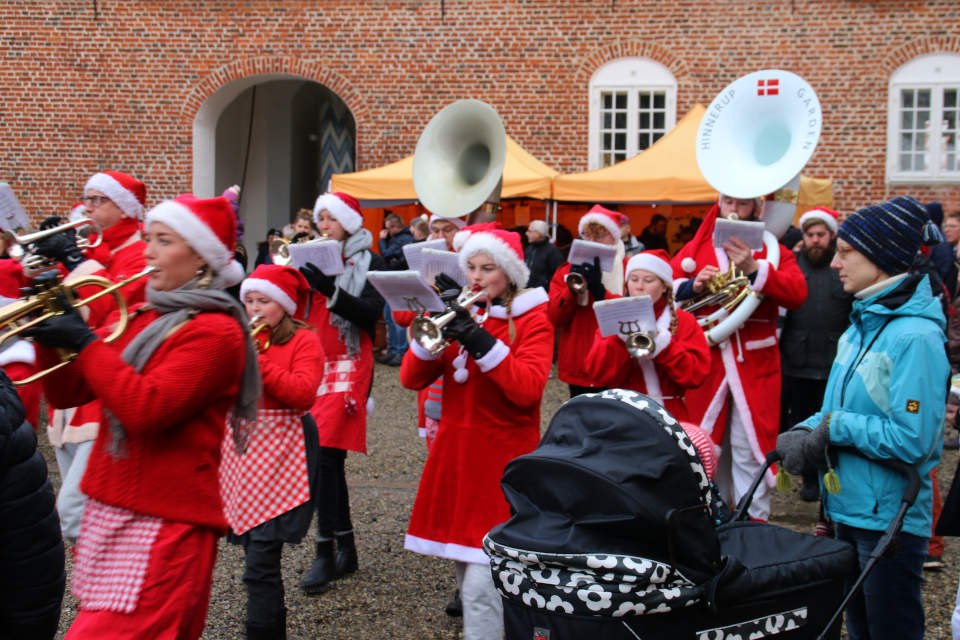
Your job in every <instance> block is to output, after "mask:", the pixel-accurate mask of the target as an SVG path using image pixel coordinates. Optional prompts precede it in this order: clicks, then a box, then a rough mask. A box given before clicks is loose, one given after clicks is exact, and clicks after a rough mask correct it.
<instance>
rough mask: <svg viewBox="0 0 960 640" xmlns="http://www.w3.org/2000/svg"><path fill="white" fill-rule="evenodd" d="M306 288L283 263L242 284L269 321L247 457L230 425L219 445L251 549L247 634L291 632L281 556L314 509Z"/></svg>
mask: <svg viewBox="0 0 960 640" xmlns="http://www.w3.org/2000/svg"><path fill="white" fill-rule="evenodd" d="M309 293H310V285H309V284H307V281H306V280H305V279H304V277H303V276H302V275H301V274H300V272H299V271H297V270H296V269H293V268H291V267H282V266H278V265H260V266H259V267H257V268H256V270H255V271H254V272H253V274H252V275H251V276H250V277H249V278H247V279H246V280H244V281H243V284H242V285H241V287H240V297H241V299H242V300H243V304H244V306H245V307H246V309H247V315H248V316H249V317H250V318H251V326H253V327H257V326H260V325H262V324H263V323H266V324H267V325H268V327H269V329H268V330H267V331H266V332H261V333H259V334H258V336H257V340H258V341H259V342H260V345H261V346H260V347H259V350H260V355H259V357H258V358H257V361H258V363H259V365H260V379H261V381H262V385H263V395H262V396H261V398H260V408H259V410H258V411H257V430H256V431H255V432H254V434H253V439H252V440H251V441H250V446H249V448H248V449H247V452H246V453H245V454H244V455H242V456H239V455H237V453H236V451H235V450H234V447H233V439H232V438H231V437H230V432H229V430H228V431H227V437H225V438H224V440H223V443H222V445H221V447H220V451H221V455H222V461H221V463H220V496H221V498H223V506H224V511H225V514H226V517H227V523H228V524H229V525H230V529H231V534H230V536H229V538H228V539H229V540H230V542H233V543H235V544H240V545H242V546H243V549H244V552H245V555H246V571H245V572H244V574H243V582H244V584H245V585H246V587H247V623H246V624H247V637H250V638H254V637H256V638H261V637H262V638H267V637H269V638H282V637H286V614H287V610H286V608H285V607H284V605H283V579H282V577H281V574H280V556H281V554H282V552H283V543H284V542H289V543H294V544H295V543H298V542H300V541H301V540H302V539H303V536H304V535H306V533H307V529H309V528H310V520H311V518H312V516H313V509H312V507H313V505H312V503H311V484H312V483H311V480H315V479H316V477H317V473H318V468H317V467H318V465H319V456H320V443H319V440H318V438H317V429H316V425H315V424H314V423H313V420H312V419H311V420H310V422H309V425H305V424H304V423H303V422H301V418H302V417H303V416H304V415H307V416H309V415H310V407H312V406H313V401H314V399H315V398H316V393H317V386H318V385H319V384H320V377H321V374H322V368H321V365H322V362H323V350H322V348H321V347H320V340H319V339H318V338H317V334H316V332H314V331H313V329H312V328H311V327H307V325H306V324H304V323H303V322H301V321H300V320H295V319H294V317H295V316H296V315H297V312H298V311H302V309H303V307H304V305H305V304H306V301H307V297H308V295H309ZM268 339H269V342H268V341H267V340H268ZM265 345H269V346H265Z"/></svg>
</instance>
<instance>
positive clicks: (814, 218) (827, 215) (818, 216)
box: [800, 207, 840, 233]
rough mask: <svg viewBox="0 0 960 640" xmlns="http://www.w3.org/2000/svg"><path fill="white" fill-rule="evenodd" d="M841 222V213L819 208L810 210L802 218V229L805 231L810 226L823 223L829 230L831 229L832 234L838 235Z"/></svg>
mask: <svg viewBox="0 0 960 640" xmlns="http://www.w3.org/2000/svg"><path fill="white" fill-rule="evenodd" d="M839 221H840V212H839V211H834V210H833V209H827V208H826V207H817V208H816V209H810V211H807V212H806V213H805V214H803V215H802V216H800V228H801V229H802V230H804V231H805V230H806V228H807V225H808V224H814V223H817V222H822V223H823V224H825V225H827V228H828V229H830V231H831V232H832V233H836V232H837V227H839V226H840V222H839Z"/></svg>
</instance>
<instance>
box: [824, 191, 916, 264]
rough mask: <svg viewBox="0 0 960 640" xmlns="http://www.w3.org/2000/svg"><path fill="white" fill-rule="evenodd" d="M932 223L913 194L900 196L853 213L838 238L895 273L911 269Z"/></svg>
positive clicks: (844, 223) (839, 231)
mask: <svg viewBox="0 0 960 640" xmlns="http://www.w3.org/2000/svg"><path fill="white" fill-rule="evenodd" d="M929 223H930V216H929V215H928V214H927V210H926V209H925V208H924V206H923V205H922V204H920V203H919V202H917V201H916V200H914V199H913V198H911V197H910V196H898V197H896V198H893V199H892V200H888V201H887V202H884V203H882V204H875V205H871V206H869V207H865V208H863V209H860V211H857V212H856V213H853V214H850V215H849V216H848V217H847V219H846V220H844V221H843V224H841V225H840V229H839V230H838V231H837V237H838V238H842V239H843V240H844V241H845V242H847V243H848V244H849V245H850V246H851V247H853V248H854V249H856V250H857V251H859V252H860V253H862V254H863V255H865V256H866V257H867V259H868V260H870V262H872V263H873V264H875V265H877V267H878V268H879V269H880V270H881V271H883V272H884V273H886V274H887V275H890V276H895V275H897V274H900V273H905V272H906V271H907V270H909V269H910V265H911V264H913V260H914V259H915V258H916V257H917V252H918V251H919V250H920V243H921V241H922V240H923V237H924V227H925V226H927V225H928V224H929Z"/></svg>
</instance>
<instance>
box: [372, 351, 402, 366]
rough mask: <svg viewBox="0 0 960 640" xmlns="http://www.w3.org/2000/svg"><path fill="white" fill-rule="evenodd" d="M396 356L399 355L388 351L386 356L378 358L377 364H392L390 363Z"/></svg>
mask: <svg viewBox="0 0 960 640" xmlns="http://www.w3.org/2000/svg"><path fill="white" fill-rule="evenodd" d="M396 355H397V354H395V353H390V352H389V351H388V352H386V353H385V354H383V355H382V356H380V357H379V358H377V362H379V363H380V364H390V361H391V360H393V358H394V356H396Z"/></svg>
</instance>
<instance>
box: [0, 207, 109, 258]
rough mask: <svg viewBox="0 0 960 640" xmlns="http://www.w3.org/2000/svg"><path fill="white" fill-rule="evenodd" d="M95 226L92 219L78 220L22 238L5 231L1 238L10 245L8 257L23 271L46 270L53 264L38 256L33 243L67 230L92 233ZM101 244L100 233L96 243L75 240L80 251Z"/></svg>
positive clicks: (87, 240)
mask: <svg viewBox="0 0 960 640" xmlns="http://www.w3.org/2000/svg"><path fill="white" fill-rule="evenodd" d="M96 226H97V223H96V221H94V220H93V219H91V218H80V219H79V220H74V221H73V222H66V223H64V224H61V225H58V226H56V227H52V228H50V229H44V230H43V231H37V232H35V233H28V234H26V235H23V236H18V235H17V234H16V233H14V232H13V231H5V232H4V234H3V237H4V239H5V240H7V241H8V242H10V243H12V244H11V246H10V248H9V249H8V251H7V252H8V253H9V254H10V257H11V258H14V259H15V260H17V261H19V262H20V264H21V265H22V266H23V267H24V268H25V269H46V268H48V267H52V266H53V265H54V262H53V261H52V260H51V259H49V258H44V257H43V256H38V255H37V254H36V252H35V250H34V248H33V245H34V243H36V242H37V241H38V240H42V239H44V238H49V237H50V236H52V235H54V234H57V233H63V232H64V231H67V230H68V229H78V233H80V232H79V228H80V227H90V231H89V233H92V232H93V230H94V229H95V228H96ZM102 242H103V234H102V233H100V234H98V235H97V240H96V242H90V240H89V239H88V238H86V237H84V236H80V237H78V238H77V247H78V248H79V249H80V250H81V251H86V250H87V249H93V248H95V247H99V246H100V243H102Z"/></svg>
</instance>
